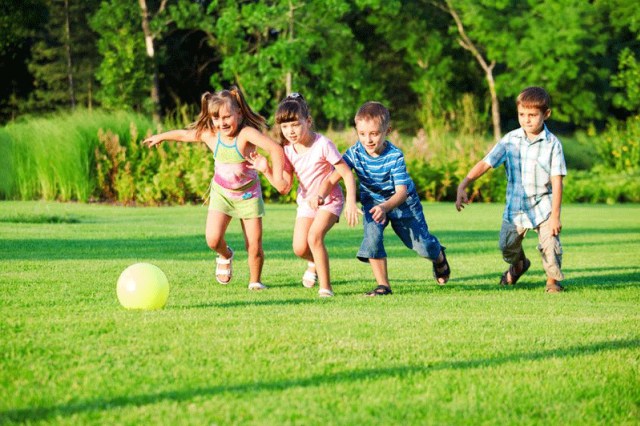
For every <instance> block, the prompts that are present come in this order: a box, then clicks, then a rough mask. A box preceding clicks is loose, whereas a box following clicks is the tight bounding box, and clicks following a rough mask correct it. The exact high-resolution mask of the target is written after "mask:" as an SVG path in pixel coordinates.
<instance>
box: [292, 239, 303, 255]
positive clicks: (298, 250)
mask: <svg viewBox="0 0 640 426" xmlns="http://www.w3.org/2000/svg"><path fill="white" fill-rule="evenodd" d="M292 248H293V254H295V255H296V256H298V257H303V256H304V255H305V254H306V253H307V244H306V243H304V244H303V243H300V242H295V241H294V242H293V244H292Z"/></svg>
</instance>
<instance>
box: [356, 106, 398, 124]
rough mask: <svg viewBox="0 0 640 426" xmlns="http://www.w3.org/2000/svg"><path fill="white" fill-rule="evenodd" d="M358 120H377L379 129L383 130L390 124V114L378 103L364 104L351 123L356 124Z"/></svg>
mask: <svg viewBox="0 0 640 426" xmlns="http://www.w3.org/2000/svg"><path fill="white" fill-rule="evenodd" d="M360 120H377V121H378V122H380V127H381V128H382V129H384V130H386V129H388V128H389V125H390V124H391V114H389V110H388V109H387V108H386V107H385V106H384V105H382V104H381V103H380V102H374V101H369V102H365V103H364V104H363V105H362V106H361V107H360V109H358V112H357V113H356V116H355V117H354V119H353V121H354V122H355V123H357V122H358V121H360Z"/></svg>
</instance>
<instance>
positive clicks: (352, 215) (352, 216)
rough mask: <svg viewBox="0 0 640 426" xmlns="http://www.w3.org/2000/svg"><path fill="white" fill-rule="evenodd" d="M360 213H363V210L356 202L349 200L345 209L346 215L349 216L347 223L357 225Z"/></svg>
mask: <svg viewBox="0 0 640 426" xmlns="http://www.w3.org/2000/svg"><path fill="white" fill-rule="evenodd" d="M359 214H360V215H361V214H362V210H360V209H359V208H358V206H357V205H355V204H354V203H349V202H347V205H346V206H345V209H344V216H345V217H346V218H347V224H348V225H349V226H356V225H357V224H358V215H359Z"/></svg>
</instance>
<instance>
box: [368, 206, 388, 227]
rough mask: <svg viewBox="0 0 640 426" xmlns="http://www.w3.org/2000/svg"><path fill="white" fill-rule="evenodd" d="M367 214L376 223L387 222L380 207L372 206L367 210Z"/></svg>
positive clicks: (385, 213) (385, 214) (384, 212)
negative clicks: (369, 214)
mask: <svg viewBox="0 0 640 426" xmlns="http://www.w3.org/2000/svg"><path fill="white" fill-rule="evenodd" d="M369 213H371V217H372V218H373V220H374V221H376V222H377V223H385V222H386V221H387V212H386V210H385V209H384V208H383V207H382V206H381V205H377V206H374V207H373V208H372V209H371V210H369Z"/></svg>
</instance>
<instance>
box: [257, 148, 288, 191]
mask: <svg viewBox="0 0 640 426" xmlns="http://www.w3.org/2000/svg"><path fill="white" fill-rule="evenodd" d="M247 161H248V162H250V163H251V166H250V167H251V168H252V169H255V170H257V171H259V172H260V173H262V174H263V175H264V176H265V177H266V178H267V180H268V181H269V183H270V184H271V185H273V187H274V188H276V189H277V190H278V192H279V193H280V194H282V195H284V194H286V193H288V192H289V191H290V190H291V184H292V182H293V174H292V173H291V172H288V171H286V170H284V169H283V170H282V179H275V178H274V176H273V172H272V170H271V167H269V162H268V161H267V159H266V157H264V156H262V155H260V154H258V153H257V152H253V153H251V155H249V157H248V158H247Z"/></svg>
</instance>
